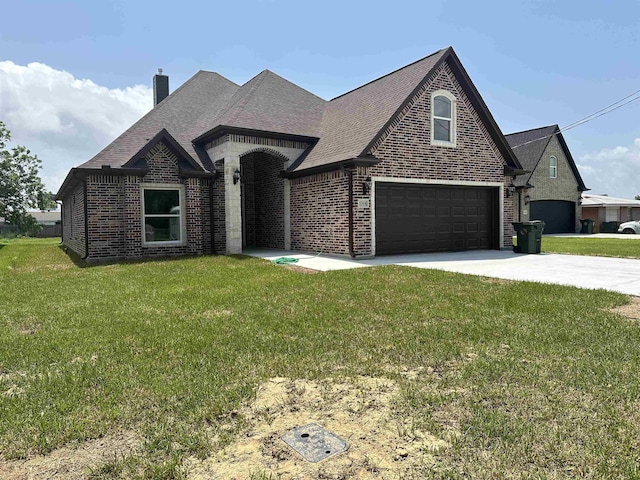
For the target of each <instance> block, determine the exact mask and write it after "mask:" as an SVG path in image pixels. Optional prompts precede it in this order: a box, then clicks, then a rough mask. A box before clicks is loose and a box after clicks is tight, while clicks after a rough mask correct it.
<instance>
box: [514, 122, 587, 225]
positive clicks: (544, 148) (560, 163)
mask: <svg viewBox="0 0 640 480" xmlns="http://www.w3.org/2000/svg"><path fill="white" fill-rule="evenodd" d="M506 138H507V141H508V142H509V145H511V148H512V149H513V152H514V153H515V154H516V156H517V157H518V160H519V161H520V163H521V164H522V167H523V168H524V169H525V170H528V171H529V172H530V173H528V174H526V175H522V176H519V177H517V179H516V180H515V181H514V184H515V186H516V195H515V197H516V198H515V201H514V215H513V216H514V218H515V219H516V220H517V221H527V220H542V221H544V222H545V228H544V232H545V233H574V232H576V231H578V230H579V228H580V217H581V214H580V212H581V210H580V199H581V194H582V192H584V191H586V190H588V188H587V187H586V186H585V185H584V182H583V181H582V177H581V176H580V172H578V167H577V166H576V164H575V162H574V160H573V157H572V156H571V152H570V151H569V147H568V146H567V143H566V142H565V140H564V137H563V136H562V133H560V128H559V127H558V125H550V126H548V127H541V128H534V129H532V130H526V131H523V132H517V133H511V134H509V135H507V136H506Z"/></svg>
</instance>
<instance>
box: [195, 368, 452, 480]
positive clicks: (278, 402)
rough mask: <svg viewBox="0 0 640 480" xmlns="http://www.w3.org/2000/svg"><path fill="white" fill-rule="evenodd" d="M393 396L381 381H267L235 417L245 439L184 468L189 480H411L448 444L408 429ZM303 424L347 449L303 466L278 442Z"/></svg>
mask: <svg viewBox="0 0 640 480" xmlns="http://www.w3.org/2000/svg"><path fill="white" fill-rule="evenodd" d="M398 393H399V387H398V385H397V384H396V383H395V382H394V381H391V380H388V379H384V378H371V377H358V378H356V379H354V380H353V381H346V380H344V381H343V380H324V381H309V380H290V379H287V378H272V379H271V380H269V381H268V382H266V383H264V384H263V385H261V386H260V387H259V389H258V392H257V396H256V399H255V401H254V402H253V403H252V404H251V405H249V406H247V407H246V408H245V409H244V410H243V411H242V412H238V413H239V414H240V415H242V417H244V419H245V420H246V421H247V425H248V428H247V429H246V431H245V432H244V434H241V435H240V438H239V439H238V440H237V441H236V442H235V443H233V444H231V445H229V446H227V447H226V448H224V449H222V450H220V451H219V452H217V453H216V454H214V455H213V456H211V457H210V458H208V459H206V460H204V461H198V460H195V459H190V460H189V461H188V462H187V464H186V465H185V467H186V470H187V471H188V478H189V479H191V480H204V479H225V480H228V479H246V478H274V479H276V478H277V479H281V480H286V479H294V478H296V479H297V478H332V479H347V478H359V479H368V478H382V479H391V478H394V479H395V478H412V471H413V469H414V467H416V466H424V465H425V464H433V463H435V461H434V453H435V452H437V451H439V450H441V449H444V448H447V447H448V443H447V442H446V441H445V440H443V439H441V438H438V437H435V436H433V435H431V434H430V433H428V432H424V431H420V430H417V429H415V428H413V426H412V422H411V419H408V418H407V419H404V420H403V419H398V416H397V415H395V414H394V411H393V408H394V399H395V398H396V397H397V395H398ZM308 423H317V424H319V425H321V426H322V427H324V428H325V429H327V430H329V431H331V432H333V433H335V434H337V435H338V436H340V437H341V438H343V439H345V440H346V441H347V442H348V443H349V449H348V450H347V451H346V452H345V453H343V454H340V455H337V456H335V457H330V458H328V459H326V460H323V461H321V462H318V463H310V462H307V461H306V460H304V459H303V458H302V457H301V456H299V455H298V454H297V453H296V452H295V451H294V450H292V449H291V448H289V447H288V446H287V445H286V444H285V443H284V442H283V441H282V440H281V438H280V437H281V436H282V435H283V434H284V433H285V432H287V431H289V430H290V429H292V428H295V427H298V426H301V425H305V424H308ZM230 428H232V427H230ZM416 478H417V477H416Z"/></svg>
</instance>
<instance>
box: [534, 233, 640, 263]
mask: <svg viewBox="0 0 640 480" xmlns="http://www.w3.org/2000/svg"><path fill="white" fill-rule="evenodd" d="M541 250H542V252H544V253H568V254H571V255H594V256H597V257H621V258H640V240H635V239H633V238H629V239H624V238H590V237H586V238H585V237H549V236H544V235H543V237H542V246H541Z"/></svg>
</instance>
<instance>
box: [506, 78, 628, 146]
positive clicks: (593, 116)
mask: <svg viewBox="0 0 640 480" xmlns="http://www.w3.org/2000/svg"><path fill="white" fill-rule="evenodd" d="M639 93H640V90H636V91H635V92H633V93H631V94H629V95H627V96H626V97H623V98H621V99H620V100H618V101H616V102H613V103H612V104H610V105H608V106H606V107H604V108H601V109H600V110H598V111H597V112H594V113H592V114H591V115H587V116H586V117H583V118H581V119H580V120H576V121H575V122H573V123H570V124H569V125H567V126H566V127H562V128H560V129H559V131H558V132H554V133H553V134H551V135H545V136H542V137H539V138H534V139H533V140H529V141H527V142H524V143H520V144H518V145H513V146H512V147H511V148H512V149H516V148H518V147H523V146H525V145H529V144H530V143H533V142H537V141H538V140H544V139H546V138H551V137H552V136H553V135H555V134H556V133H562V132H566V131H568V130H571V129H573V128H576V127H579V126H580V125H584V124H585V123H588V122H590V121H591V120H595V119H596V118H598V117H602V116H603V115H606V114H607V113H611V112H613V111H615V110H617V109H619V108H621V107H624V106H626V105H629V104H631V103H634V102H637V101H639V100H640V95H638V94H639ZM636 95H637V96H636ZM631 97H634V98H631ZM629 98H631V100H629V101H627V102H624V103H620V102H623V101H624V100H627V99H629ZM612 107H613V108H612Z"/></svg>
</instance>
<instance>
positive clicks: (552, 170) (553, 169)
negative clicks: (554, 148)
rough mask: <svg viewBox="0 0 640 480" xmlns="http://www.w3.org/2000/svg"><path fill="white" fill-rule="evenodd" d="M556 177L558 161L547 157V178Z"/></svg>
mask: <svg viewBox="0 0 640 480" xmlns="http://www.w3.org/2000/svg"><path fill="white" fill-rule="evenodd" d="M557 177H558V159H557V158H556V157H554V156H553V155H551V156H550V157H549V178H557Z"/></svg>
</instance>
